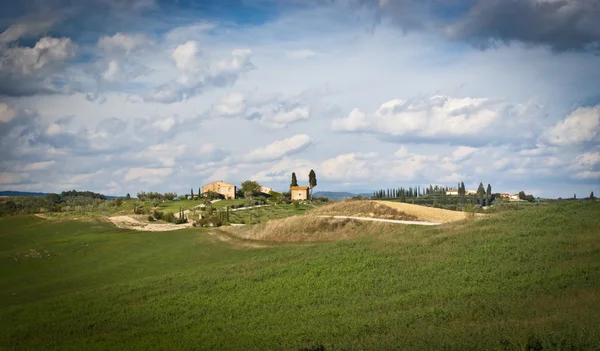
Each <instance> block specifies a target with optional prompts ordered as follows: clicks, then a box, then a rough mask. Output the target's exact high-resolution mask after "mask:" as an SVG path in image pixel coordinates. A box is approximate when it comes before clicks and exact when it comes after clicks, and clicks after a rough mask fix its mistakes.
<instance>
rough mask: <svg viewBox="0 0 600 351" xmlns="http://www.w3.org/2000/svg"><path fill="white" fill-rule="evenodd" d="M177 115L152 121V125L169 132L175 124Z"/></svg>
mask: <svg viewBox="0 0 600 351" xmlns="http://www.w3.org/2000/svg"><path fill="white" fill-rule="evenodd" d="M175 122H176V121H175V117H167V118H165V119H160V120H158V121H155V122H153V123H152V126H153V127H155V128H156V129H158V130H161V131H163V132H168V131H169V130H170V129H171V128H173V126H174V125H175Z"/></svg>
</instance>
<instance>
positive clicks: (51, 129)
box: [46, 123, 62, 136]
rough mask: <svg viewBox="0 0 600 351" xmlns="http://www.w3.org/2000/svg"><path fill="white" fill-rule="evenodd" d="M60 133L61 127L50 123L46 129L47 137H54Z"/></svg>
mask: <svg viewBox="0 0 600 351" xmlns="http://www.w3.org/2000/svg"><path fill="white" fill-rule="evenodd" d="M61 132H62V127H61V126H60V125H58V124H56V123H52V124H50V125H49V126H48V128H46V134H48V135H49V136H55V135H58V134H60V133H61Z"/></svg>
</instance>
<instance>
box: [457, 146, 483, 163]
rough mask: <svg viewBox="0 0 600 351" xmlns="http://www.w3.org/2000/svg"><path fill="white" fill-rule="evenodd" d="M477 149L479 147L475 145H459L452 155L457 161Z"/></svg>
mask: <svg viewBox="0 0 600 351" xmlns="http://www.w3.org/2000/svg"><path fill="white" fill-rule="evenodd" d="M475 151H477V148H475V147H468V146H459V147H457V148H456V150H454V152H452V157H454V159H455V160H456V161H461V160H464V159H465V158H467V157H468V156H469V155H471V154H472V153H474V152H475Z"/></svg>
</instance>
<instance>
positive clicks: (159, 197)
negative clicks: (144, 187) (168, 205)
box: [137, 191, 177, 201]
mask: <svg viewBox="0 0 600 351" xmlns="http://www.w3.org/2000/svg"><path fill="white" fill-rule="evenodd" d="M176 197H177V194H176V193H164V194H161V193H157V192H152V191H150V192H145V191H142V192H139V193H137V198H138V199H139V200H140V201H165V200H173V199H174V198H176Z"/></svg>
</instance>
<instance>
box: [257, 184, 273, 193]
mask: <svg viewBox="0 0 600 351" xmlns="http://www.w3.org/2000/svg"><path fill="white" fill-rule="evenodd" d="M271 191H273V189H271V188H268V187H266V186H262V185H261V186H260V192H261V193H263V194H267V195H269V193H270V192H271Z"/></svg>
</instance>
